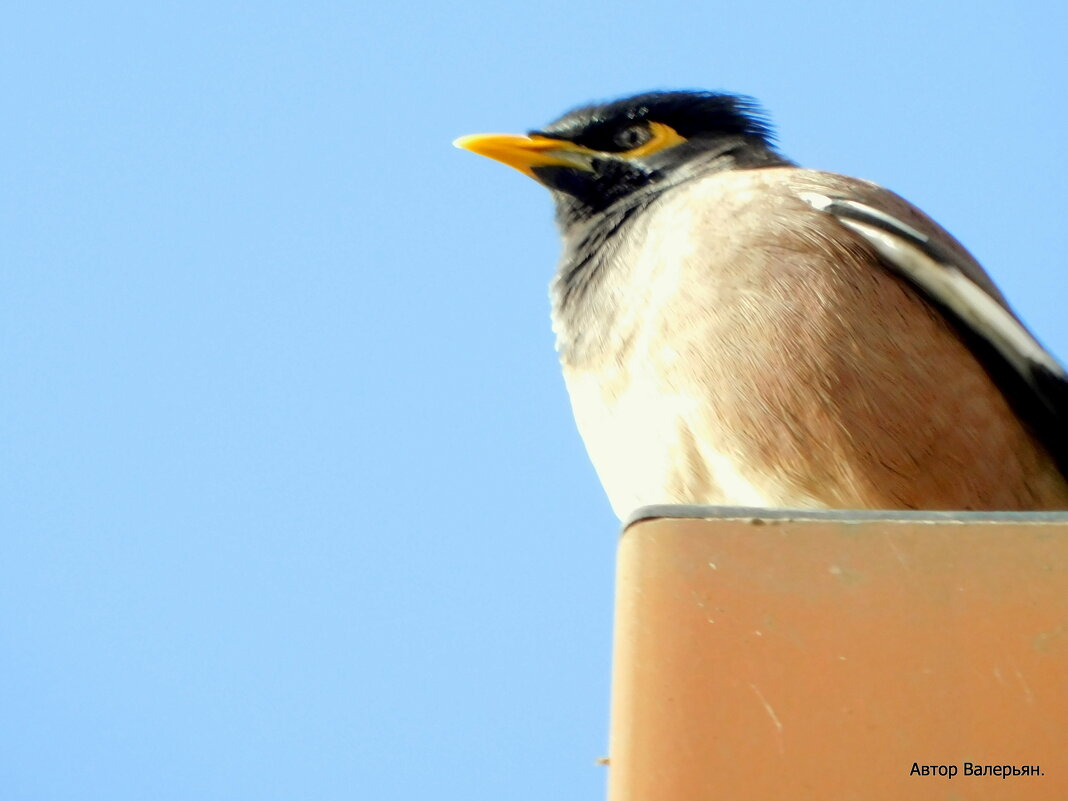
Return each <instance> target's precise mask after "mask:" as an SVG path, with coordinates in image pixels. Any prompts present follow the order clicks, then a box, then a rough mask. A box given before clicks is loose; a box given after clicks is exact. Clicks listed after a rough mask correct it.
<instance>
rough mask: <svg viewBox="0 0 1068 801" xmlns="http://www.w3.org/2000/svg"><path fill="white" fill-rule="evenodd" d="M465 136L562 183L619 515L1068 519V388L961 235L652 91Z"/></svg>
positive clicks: (727, 102) (689, 101)
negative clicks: (1021, 514) (995, 513)
mask: <svg viewBox="0 0 1068 801" xmlns="http://www.w3.org/2000/svg"><path fill="white" fill-rule="evenodd" d="M454 144H455V145H456V146H457V147H459V148H462V149H465V150H468V151H471V152H474V153H476V154H479V155H482V156H486V157H489V158H491V159H494V160H496V161H499V162H502V163H503V164H506V165H508V166H510V167H513V168H515V169H516V170H518V171H520V172H522V173H523V174H524V175H526V176H528V177H530V178H533V179H534V180H535V181H537V182H539V183H541V184H542V185H544V186H545V187H546V188H548V190H549V192H550V194H551V196H552V199H553V201H554V203H555V216H556V222H557V225H558V228H559V231H560V234H561V238H562V255H561V257H560V261H559V264H558V267H557V270H556V273H555V276H554V277H553V279H552V282H551V286H550V297H551V304H552V322H553V330H554V332H555V337H556V347H557V351H558V353H559V358H560V362H561V365H562V368H563V374H564V381H565V384H566V386H567V391H568V394H569V396H570V399H571V405H572V409H573V412H574V416H575V421H576V423H577V426H578V429H579V432H580V433H581V436H582V438H583V441H584V443H585V445H586V449H587V452H588V453H589V456H590V458H591V460H592V462H593V465H594V468H595V469H596V472H597V474H598V476H599V478H600V480H601V483H602V485H603V486H604V489H605V491H606V493H607V495H608V499H609V502H610V503H611V506H612V508H613V510H614V511H615V513H616V514H617V515H618V516H619V517H620V518H621V519H626V518H627V516H628V515H630V514H632V513H633V512H634V511H635V510H637V509H639V508H640V507H645V506H652V505H661V504H696V505H705V506H730V507H751V508H757V509H764V508H788V509H883V510H905V509H915V510H957V511H968V510H976V511H982V510H985V511H989V510H1006V511H1023V510H1056V509H1068V478H1066V476H1068V425H1066V424H1068V377H1066V375H1065V371H1064V369H1063V368H1062V366H1061V365H1060V364H1059V363H1058V361H1057V360H1056V359H1055V358H1054V357H1053V356H1052V355H1051V354H1050V353H1049V352H1047V351H1046V350H1045V349H1044V348H1043V347H1042V346H1041V345H1040V344H1039V343H1038V341H1037V340H1036V339H1035V337H1034V336H1033V335H1032V334H1031V333H1030V331H1029V330H1028V329H1027V328H1026V326H1025V325H1024V324H1023V323H1022V322H1021V321H1020V319H1019V318H1018V317H1017V316H1016V314H1015V313H1014V312H1013V311H1012V310H1011V309H1010V307H1009V305H1008V302H1007V301H1006V299H1005V298H1004V296H1003V295H1002V294H1001V292H1000V291H999V290H998V288H997V287H996V286H995V284H994V282H993V281H992V280H991V278H990V277H989V276H988V275H987V273H986V272H985V271H984V270H983V268H982V267H981V266H980V265H979V264H978V262H977V261H976V260H975V259H974V258H973V257H972V256H971V255H970V254H969V252H968V251H967V250H965V248H964V247H963V246H962V245H961V244H960V243H959V242H957V240H956V239H954V238H953V237H952V236H951V235H950V234H949V233H948V232H947V231H945V230H944V229H943V228H941V227H940V226H939V225H938V224H937V223H935V222H934V221H933V220H932V219H930V218H929V217H928V216H926V215H925V214H924V213H922V212H921V211H919V210H918V209H917V208H916V207H914V206H912V205H911V204H910V203H909V202H907V201H906V200H904V199H903V198H901V197H899V196H898V195H896V194H894V193H893V192H891V191H889V190H887V189H884V188H882V187H881V186H879V185H877V184H875V183H871V182H869V181H866V180H862V179H858V178H852V177H848V176H844V175H839V174H835V173H831V172H822V171H818V170H813V169H806V168H803V167H800V166H798V165H797V164H796V163H794V162H793V161H791V160H789V159H788V158H787V157H785V156H784V155H783V154H782V153H781V152H780V150H779V148H778V144H777V141H776V138H775V134H774V132H773V129H772V127H771V123H770V122H769V120H768V117H767V115H766V114H765V113H764V111H763V110H762V109H761V107H760V106H759V105H758V103H757V101H755V100H753V99H752V98H750V97H747V96H745V95H740V94H733V93H727V92H711V91H697V90H686V91H657V92H647V93H643V94H638V95H633V96H629V97H624V98H622V99H618V100H612V101H608V102H602V103H595V104H591V105H586V106H582V107H579V108H576V109H575V110H572V111H570V112H568V113H566V114H564V115H563V116H562V117H560V118H559V119H557V120H556V121H554V122H552V123H550V124H549V125H547V126H545V127H542V128H539V129H536V130H532V131H530V132H528V134H527V135H508V134H476V135H472V136H465V137H461V138H459V139H457V140H456V141H455V143H454Z"/></svg>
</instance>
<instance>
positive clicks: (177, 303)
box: [0, 0, 1068, 801]
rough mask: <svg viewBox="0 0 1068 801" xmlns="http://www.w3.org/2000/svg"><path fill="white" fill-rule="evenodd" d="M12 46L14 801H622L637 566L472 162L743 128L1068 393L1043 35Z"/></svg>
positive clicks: (3, 759) (783, 19)
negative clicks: (1019, 342) (602, 103)
mask: <svg viewBox="0 0 1068 801" xmlns="http://www.w3.org/2000/svg"><path fill="white" fill-rule="evenodd" d="M20 5H21V8H14V7H11V8H8V9H7V10H6V11H5V12H4V13H3V20H2V24H0V83H2V86H3V95H2V96H3V98H4V107H5V113H4V122H3V124H2V125H0V181H2V188H0V337H2V340H0V341H2V346H0V375H2V376H3V383H2V387H3V389H2V392H0V524H2V529H3V531H2V536H0V720H2V721H3V723H2V725H0V797H2V798H3V799H5V801H8V800H10V801H22V800H23V799H27V800H29V799H33V800H34V801H36V799H63V800H64V801H67V800H68V799H79V801H89V800H90V799H106V800H107V801H126V800H127V799H130V800H133V799H136V800H137V801H142V800H143V799H153V801H168V800H169V799H175V801H178V800H179V799H181V800H183V801H184V800H185V799H198V800H199V801H209V800H210V799H220V800H222V799H225V800H226V801H235V800H243V799H249V800H250V801H269V800H270V799H315V801H332V800H333V799H363V798H367V799H413V798H433V799H464V801H469V799H502V798H507V799H515V800H516V801H522V800H523V799H537V800H538V801H542V800H543V799H584V800H586V799H591V798H598V797H600V796H601V794H602V792H603V782H604V768H600V767H597V766H596V765H595V764H594V760H595V759H596V758H597V757H598V756H600V755H602V754H604V753H605V748H606V735H607V716H608V693H609V672H608V671H609V664H610V644H611V609H612V573H613V559H614V550H615V540H616V534H617V524H616V521H615V519H614V517H613V516H612V514H611V511H610V510H609V508H608V505H607V502H606V501H605V499H604V497H603V495H602V493H601V490H600V487H599V485H598V484H597V481H596V479H595V476H594V474H593V471H592V469H591V468H590V467H589V465H588V463H587V461H586V457H585V454H584V452H583V449H582V446H581V443H580V441H579V439H578V435H577V434H576V433H575V431H574V427H573V424H572V422H571V419H570V411H569V409H568V406H567V400H566V397H565V394H564V390H563V386H562V382H561V379H560V377H559V374H558V370H557V365H556V361H555V355H554V353H553V347H552V336H551V333H550V331H549V324H548V319H547V316H548V302H547V297H546V285H547V282H548V280H549V278H550V275H551V273H552V270H553V266H554V262H555V259H556V254H557V244H556V235H555V232H554V230H553V228H552V223H551V208H550V204H549V200H548V197H547V195H546V194H545V193H544V191H543V190H542V189H541V188H540V187H538V186H537V185H536V184H535V183H533V182H531V181H528V180H526V179H524V178H523V177H522V176H520V175H519V174H518V173H515V172H513V171H511V170H508V169H506V168H504V167H502V166H500V165H498V164H494V163H492V162H490V161H488V160H485V159H479V158H476V157H475V156H472V155H470V154H468V153H463V152H460V151H457V150H454V149H453V148H452V147H451V146H450V142H451V140H452V139H453V138H454V137H456V136H458V135H460V134H465V133H473V132H480V131H523V130H526V129H528V128H531V127H535V126H537V125H540V124H543V123H545V122H547V121H548V120H550V119H552V118H554V117H555V116H557V115H558V114H559V113H561V112H562V111H564V110H565V109H567V108H569V107H570V106H573V105H576V104H579V103H582V102H585V101H587V100H591V99H597V98H604V97H610V96H613V95H617V94H621V93H628V92H633V91H638V90H646V89H651V88H709V89H728V90H734V91H741V92H746V93H749V94H752V95H755V96H756V97H758V98H760V99H761V100H762V101H763V103H764V104H765V106H766V107H767V108H768V109H769V110H770V111H771V113H772V115H773V117H774V119H775V121H776V123H777V124H778V126H779V129H780V132H781V141H782V145H783V148H784V150H785V151H786V152H787V153H788V154H789V155H791V156H792V157H793V158H795V159H797V160H799V161H801V162H802V163H804V164H805V165H807V166H813V167H820V168H824V169H830V170H837V171H841V172H847V173H851V174H855V175H859V176H862V177H866V178H871V179H874V180H877V181H879V182H881V183H883V184H884V185H886V186H889V187H890V188H892V189H895V190H896V191H898V192H901V193H902V194H904V195H906V196H907V197H909V198H910V199H912V200H913V201H914V202H916V203H917V204H918V205H920V206H921V207H922V208H924V209H925V210H926V211H928V212H929V213H931V214H932V215H933V216H935V217H936V218H937V219H938V220H940V221H941V222H942V223H943V224H944V225H946V226H947V227H948V228H949V229H950V230H952V231H953V232H954V233H955V234H956V235H957V236H958V237H959V238H960V239H961V240H963V241H964V242H965V244H966V245H968V246H969V247H970V248H971V249H972V250H973V252H974V253H975V254H976V255H977V256H978V257H979V258H980V260H981V261H982V262H983V263H984V264H985V265H986V266H987V268H988V269H989V270H990V272H991V273H992V274H993V275H994V277H995V278H996V280H998V282H999V283H1000V284H1001V286H1002V288H1003V289H1004V291H1005V292H1006V294H1007V295H1008V296H1009V298H1010V299H1011V300H1012V301H1013V302H1014V304H1015V306H1016V308H1017V309H1018V310H1019V311H1020V312H1021V314H1022V315H1023V317H1024V318H1025V319H1026V320H1027V321H1028V322H1029V323H1030V324H1031V326H1032V328H1033V329H1034V330H1035V331H1036V333H1037V334H1038V335H1039V337H1040V338H1041V339H1042V340H1043V341H1044V342H1045V343H1047V344H1048V345H1049V346H1050V347H1051V349H1053V350H1054V352H1056V353H1058V354H1060V355H1061V356H1062V357H1068V320H1066V314H1065V308H1066V301H1068V277H1066V268H1068V257H1066V255H1065V254H1066V251H1068V222H1066V221H1068V188H1066V187H1068V180H1066V179H1068V155H1066V150H1065V142H1066V141H1068V111H1066V104H1065V85H1066V83H1068V51H1066V48H1065V44H1064V43H1065V41H1068V21H1066V16H1065V15H1066V11H1065V8H1064V4H1063V3H1062V2H1054V1H1053V0H1050V1H1049V2H1033V3H1023V4H1020V3H1009V2H1004V3H987V4H983V3H981V2H980V3H976V2H943V3H935V2H930V0H903V2H898V3H893V4H885V3H884V4H864V3H856V2H848V3H846V2H825V3H798V2H787V0H776V1H773V2H768V3H762V4H750V3H739V2H732V3H722V2H712V3H708V2H705V3H693V4H686V3H683V2H677V1H676V0H661V1H660V2H655V3H645V4H640V3H636V4H629V5H628V4H620V3H605V2H596V1H595V2H587V3H564V2H560V0H544V1H543V2H541V3H537V4H529V3H527V4H515V3H511V4H503V3H502V4H491V3H487V2H484V0H481V1H478V0H476V2H474V3H468V4H463V3H460V4H457V3H450V4H439V5H423V6H419V5H415V6H395V5H390V4H388V3H380V2H376V3H370V2H364V3H317V2H302V3H284V4H283V3H246V4H233V3H226V2H223V3H217V2H212V3H206V2H191V3H128V4H116V3H106V2H104V3H93V4H90V3H84V4H77V5H59V4H53V3H48V2H43V3H38V4H33V5H31V4H20Z"/></svg>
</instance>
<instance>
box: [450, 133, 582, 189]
mask: <svg viewBox="0 0 1068 801" xmlns="http://www.w3.org/2000/svg"><path fill="white" fill-rule="evenodd" d="M453 144H454V145H456V147H458V148H460V149H462V150H470V151H471V152H472V153H478V155H480V156H486V157H487V158H491V159H493V160H494V161H499V162H501V163H502V164H507V165H508V166H509V167H512V168H514V169H517V170H519V171H520V172H521V173H523V174H524V175H526V176H527V177H528V178H533V179H534V180H537V179H538V176H537V175H535V174H534V169H533V168H534V167H572V168H577V169H581V170H589V169H591V167H590V162H591V159H592V157H593V155H594V153H593V151H592V150H590V149H588V148H585V147H583V146H582V145H576V144H575V143H574V142H567V141H565V140H563V139H550V138H549V137H547V136H515V135H513V134H473V135H471V136H461V137H460V138H459V139H457V140H456V141H455V142H453Z"/></svg>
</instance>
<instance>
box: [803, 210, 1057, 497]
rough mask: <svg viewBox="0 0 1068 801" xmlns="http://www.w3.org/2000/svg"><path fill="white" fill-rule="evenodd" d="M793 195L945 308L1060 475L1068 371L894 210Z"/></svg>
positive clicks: (955, 261)
mask: <svg viewBox="0 0 1068 801" xmlns="http://www.w3.org/2000/svg"><path fill="white" fill-rule="evenodd" d="M801 199H802V200H804V201H805V202H806V203H808V204H809V205H811V206H812V207H813V208H816V209H818V210H819V211H823V212H826V213H827V214H830V215H832V216H833V217H835V218H836V219H837V220H838V221H839V222H840V223H841V224H842V225H844V226H845V227H846V228H849V229H850V230H851V231H853V232H854V233H856V234H857V235H859V236H860V237H861V238H863V239H864V240H866V241H867V242H868V244H870V245H871V246H872V247H873V248H874V249H875V251H876V252H877V253H878V254H879V255H880V256H881V257H882V260H883V262H884V264H885V265H886V266H887V268H888V269H889V270H890V271H891V272H893V273H894V274H895V275H898V276H900V277H901V278H903V279H904V280H906V281H908V282H909V283H910V284H911V285H912V286H913V287H915V288H916V289H917V290H918V291H919V292H920V294H921V295H922V296H923V297H924V298H925V299H926V300H927V301H928V302H929V303H930V304H931V305H932V306H934V307H935V308H937V309H938V310H939V311H940V312H941V313H942V314H943V315H945V317H946V319H947V320H948V321H949V322H950V323H951V324H952V325H953V326H954V328H956V330H957V331H958V333H959V334H960V335H961V337H962V338H963V339H964V342H965V344H967V345H968V347H969V348H971V350H972V352H973V353H975V355H976V357H977V358H978V359H979V361H980V363H981V364H982V365H983V367H984V368H985V369H986V371H987V372H988V373H989V374H990V377H991V378H992V379H993V380H994V382H995V383H996V384H997V385H998V387H999V388H1000V389H1001V391H1002V393H1003V394H1004V395H1005V398H1006V400H1007V401H1008V402H1009V405H1010V406H1011V407H1012V409H1013V411H1015V412H1016V414H1017V415H1018V416H1019V417H1020V419H1021V420H1023V421H1024V422H1025V423H1026V424H1027V426H1028V427H1029V428H1030V430H1031V431H1032V433H1033V434H1034V435H1035V436H1036V437H1037V438H1038V439H1039V441H1040V442H1042V444H1043V445H1044V446H1045V447H1046V449H1047V450H1048V451H1049V453H1050V455H1051V456H1052V457H1053V459H1054V461H1056V463H1057V466H1058V467H1059V468H1060V471H1061V473H1063V474H1064V475H1065V476H1068V375H1066V374H1065V371H1064V368H1063V367H1061V365H1060V364H1059V363H1058V362H1057V360H1056V359H1054V358H1053V357H1052V356H1051V355H1050V354H1049V353H1048V352H1047V351H1046V350H1045V348H1043V347H1042V346H1041V345H1040V344H1038V342H1037V341H1036V340H1035V338H1034V337H1033V336H1032V335H1031V332H1030V331H1028V330H1027V328H1026V327H1025V326H1024V325H1023V323H1021V322H1020V321H1019V320H1018V319H1017V318H1016V317H1015V315H1013V313H1012V312H1010V311H1009V310H1008V309H1007V308H1006V307H1005V306H1003V305H1002V304H1001V303H1000V302H999V301H998V300H997V299H995V298H994V297H993V296H991V295H990V293H989V292H987V291H986V290H985V289H983V288H982V287H981V286H979V285H978V284H977V283H976V282H975V281H974V280H972V279H971V278H970V277H969V276H968V275H967V274H966V273H965V272H964V271H963V270H962V269H961V267H960V264H959V261H958V259H957V257H956V256H955V254H954V253H953V252H952V251H950V250H949V249H948V248H946V247H945V246H943V245H941V244H940V243H939V242H937V241H935V240H934V239H932V238H931V237H929V236H927V235H926V234H923V233H922V232H920V231H917V230H916V229H915V228H913V227H912V226H910V225H907V224H906V223H903V222H902V221H901V220H899V219H897V218H896V217H893V216H892V215H889V214H887V213H885V212H883V211H880V210H879V209H877V208H875V207H874V206H870V205H868V204H866V203H861V202H859V201H856V200H850V199H849V198H845V197H833V196H830V195H822V194H819V193H817V192H805V193H802V194H801Z"/></svg>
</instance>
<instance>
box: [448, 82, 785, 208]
mask: <svg viewBox="0 0 1068 801" xmlns="http://www.w3.org/2000/svg"><path fill="white" fill-rule="evenodd" d="M455 144H456V146H457V147H460V148H463V149H465V150H470V151H472V152H474V153H478V154H480V155H483V156H488V157H489V158H492V159H496V160H497V161H500V162H503V163H504V164H507V165H508V166H510V167H514V168H515V169H517V170H519V171H520V172H522V173H523V174H525V175H528V176H530V177H531V178H534V179H535V180H537V181H539V182H541V183H542V184H544V185H545V186H547V187H548V188H549V189H550V190H551V191H552V192H553V196H554V198H555V200H556V202H557V207H558V211H559V214H560V217H561V220H562V222H563V223H564V224H565V225H566V224H567V223H569V222H575V221H578V220H583V219H586V218H588V217H590V216H591V215H593V214H596V213H598V212H601V211H604V210H605V209H607V208H608V207H610V206H612V205H613V204H615V203H616V202H618V201H620V200H622V199H624V198H635V197H647V196H649V195H651V194H655V193H656V192H657V191H659V190H660V189H664V188H667V187H668V186H672V185H674V184H676V183H679V182H680V181H682V180H685V179H686V178H688V177H690V176H692V175H697V174H703V173H705V172H709V171H712V170H724V169H735V168H745V167H755V166H768V165H769V164H774V163H778V164H783V163H787V162H785V160H784V159H783V158H782V157H781V156H780V155H778V153H776V151H775V148H774V143H773V140H772V134H771V129H770V127H769V126H768V123H767V122H766V120H765V118H764V116H763V114H762V113H761V112H760V110H759V108H758V106H757V105H756V103H755V102H754V101H752V100H751V99H749V98H747V97H742V96H740V95H730V94H720V93H714V92H650V93H648V94H641V95H635V96H634V97H627V98H623V99H622V100H616V101H614V102H611V103H603V104H599V105H592V106H584V107H582V108H579V109H575V110H574V111H570V112H568V113H567V114H565V115H564V116H563V117H561V118H560V119H558V120H557V121H556V122H553V123H551V124H550V125H547V126H546V127H544V128H541V129H539V130H536V131H531V132H530V133H529V135H527V136H514V135H510V134H475V135H473V136H464V137H461V138H460V139H457V140H456V142H455Z"/></svg>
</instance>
